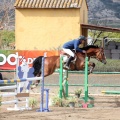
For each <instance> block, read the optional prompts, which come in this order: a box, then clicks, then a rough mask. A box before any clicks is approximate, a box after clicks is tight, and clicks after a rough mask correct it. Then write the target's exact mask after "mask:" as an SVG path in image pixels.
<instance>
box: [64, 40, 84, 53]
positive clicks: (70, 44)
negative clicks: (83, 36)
mask: <svg viewBox="0 0 120 120" xmlns="http://www.w3.org/2000/svg"><path fill="white" fill-rule="evenodd" d="M80 44H81V40H80V39H74V40H71V41H69V42H66V43H65V44H64V45H63V48H65V49H75V51H78V52H82V49H80V48H79V45H80Z"/></svg>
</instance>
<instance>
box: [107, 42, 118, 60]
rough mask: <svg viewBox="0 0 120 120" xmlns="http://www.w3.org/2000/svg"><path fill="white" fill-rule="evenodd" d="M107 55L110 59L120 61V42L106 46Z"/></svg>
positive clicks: (109, 43)
mask: <svg viewBox="0 0 120 120" xmlns="http://www.w3.org/2000/svg"><path fill="white" fill-rule="evenodd" d="M105 55H106V57H107V58H109V59H120V42H115V41H109V42H108V44H106V45H105Z"/></svg>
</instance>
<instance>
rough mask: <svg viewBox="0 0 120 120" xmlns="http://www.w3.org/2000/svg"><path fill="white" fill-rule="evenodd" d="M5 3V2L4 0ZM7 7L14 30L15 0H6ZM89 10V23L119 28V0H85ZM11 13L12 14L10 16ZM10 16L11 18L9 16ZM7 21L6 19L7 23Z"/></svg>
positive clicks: (1, 3) (1, 6) (0, 5)
mask: <svg viewBox="0 0 120 120" xmlns="http://www.w3.org/2000/svg"><path fill="white" fill-rule="evenodd" d="M4 1H5V0H4ZM6 1H7V2H8V3H9V5H10V4H11V5H10V7H9V13H8V14H9V16H10V18H9V20H10V21H9V23H7V24H8V26H9V28H10V29H14V13H13V12H14V7H13V5H14V2H15V0H6ZM3 3H4V2H3V0H0V20H1V19H2V16H3V14H4V11H3V10H2V8H3V5H4V4H3ZM87 3H88V8H89V18H88V19H89V23H90V24H97V25H103V26H110V27H119V28H120V0H87ZM12 13H13V14H12ZM11 14H12V16H11ZM7 20H8V19H6V21H7Z"/></svg>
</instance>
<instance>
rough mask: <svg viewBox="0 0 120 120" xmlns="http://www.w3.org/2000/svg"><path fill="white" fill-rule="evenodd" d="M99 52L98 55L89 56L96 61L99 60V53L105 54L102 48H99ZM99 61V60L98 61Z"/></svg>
mask: <svg viewBox="0 0 120 120" xmlns="http://www.w3.org/2000/svg"><path fill="white" fill-rule="evenodd" d="M98 52H99V53H98V55H97V56H96V55H95V56H91V58H95V59H96V60H98V61H100V60H99V59H98V57H99V56H100V55H102V56H105V54H104V52H103V50H102V49H101V48H100V50H99V51H98ZM100 62H101V61H100Z"/></svg>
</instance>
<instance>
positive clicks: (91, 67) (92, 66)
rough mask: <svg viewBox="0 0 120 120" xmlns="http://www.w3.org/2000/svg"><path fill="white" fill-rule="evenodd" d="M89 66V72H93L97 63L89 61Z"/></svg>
mask: <svg viewBox="0 0 120 120" xmlns="http://www.w3.org/2000/svg"><path fill="white" fill-rule="evenodd" d="M88 67H89V72H88V74H90V73H92V72H93V70H94V68H95V63H93V62H89V63H88Z"/></svg>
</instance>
